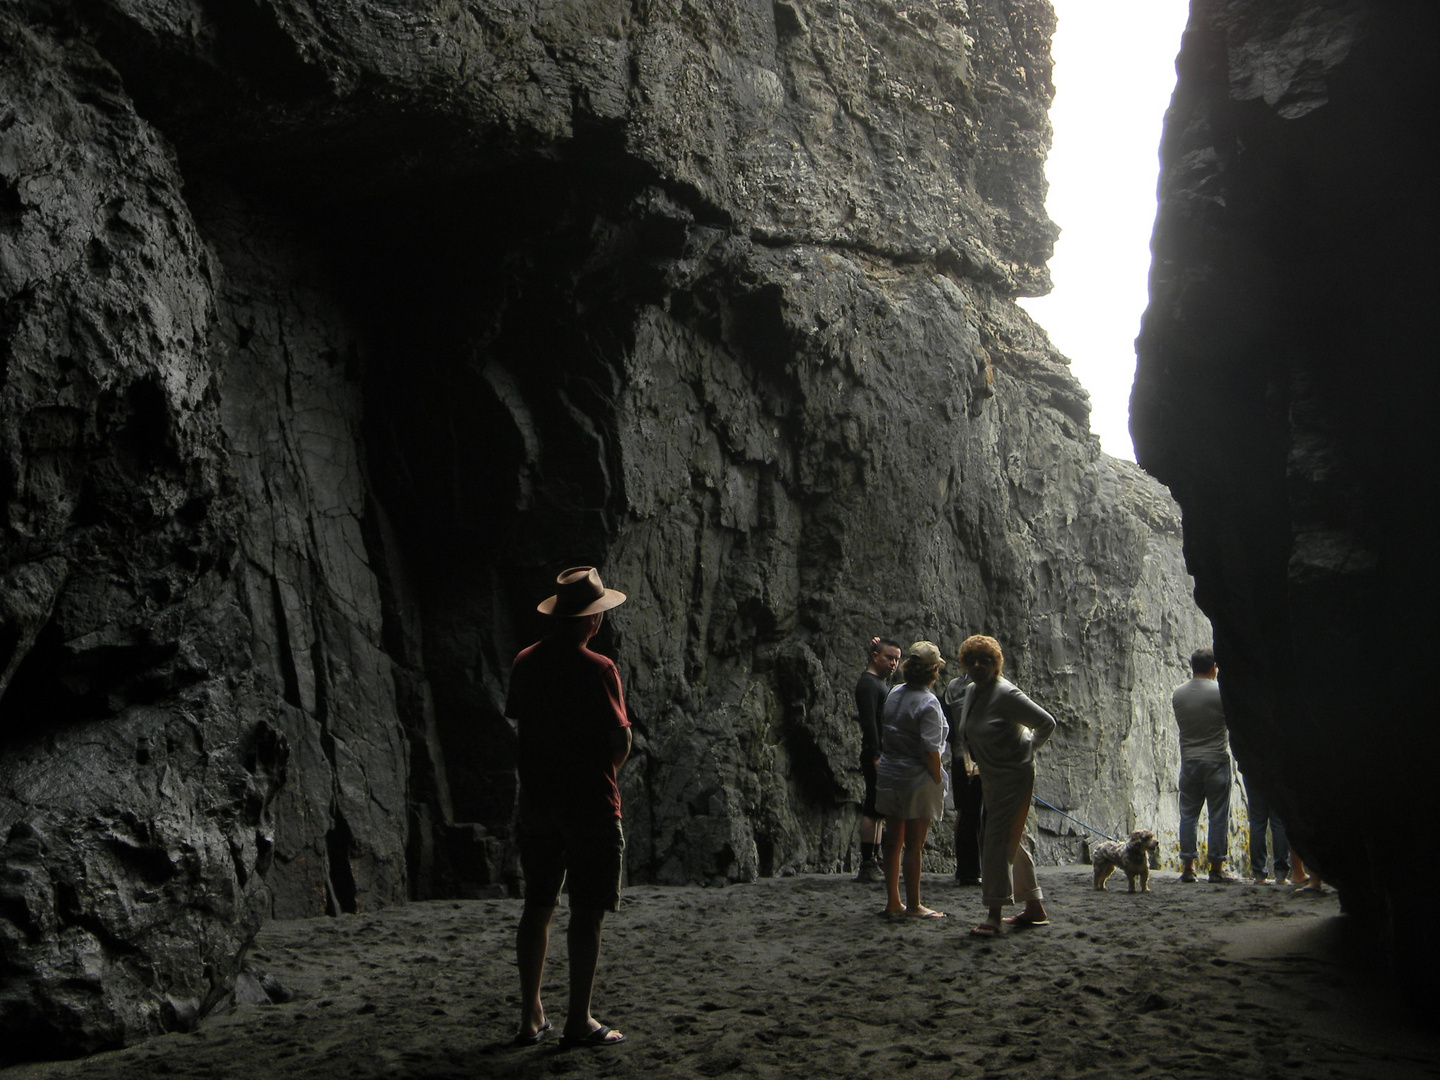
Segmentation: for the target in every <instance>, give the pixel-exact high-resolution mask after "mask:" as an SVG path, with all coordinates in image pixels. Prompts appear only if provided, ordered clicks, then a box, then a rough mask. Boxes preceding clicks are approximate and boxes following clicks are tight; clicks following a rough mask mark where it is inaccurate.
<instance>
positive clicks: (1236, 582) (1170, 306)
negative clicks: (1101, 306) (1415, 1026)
mask: <svg viewBox="0 0 1440 1080" xmlns="http://www.w3.org/2000/svg"><path fill="white" fill-rule="evenodd" d="M1437 29H1440V26H1437V14H1436V9H1435V7H1434V5H1432V4H1422V3H1403V2H1401V3H1393V4H1392V3H1384V4H1381V3H1361V2H1355V3H1338V2H1311V3H1296V2H1290V3H1281V4H1269V3H1265V4H1260V3H1244V2H1238V0H1237V2H1232V3H1214V2H1203V3H1196V4H1195V5H1194V6H1193V8H1192V13H1191V21H1190V28H1189V30H1188V32H1187V34H1186V38H1185V46H1184V49H1183V51H1182V53H1181V57H1180V62H1179V71H1180V83H1179V87H1178V88H1177V91H1176V95H1175V99H1174V101H1173V102H1172V105H1171V109H1170V112H1169V113H1168V114H1167V116H1166V122H1165V139H1164V145H1163V147H1162V163H1163V172H1162V177H1161V183H1160V194H1161V207H1160V216H1159V219H1158V221H1157V224H1156V230H1155V237H1154V243H1153V247H1154V251H1155V265H1154V269H1153V271H1152V277H1151V305H1150V308H1149V310H1148V312H1147V313H1146V316H1145V322H1144V328H1143V331H1142V334H1141V337H1140V340H1139V352H1140V370H1139V376H1138V378H1137V382H1136V386H1135V392H1134V397H1133V399H1132V421H1131V423H1132V429H1133V431H1134V434H1135V441H1136V447H1137V451H1138V453H1139V457H1140V461H1141V463H1142V464H1143V465H1145V467H1146V468H1147V469H1149V470H1150V471H1151V472H1153V473H1155V474H1156V475H1157V476H1158V477H1160V478H1161V479H1162V480H1163V481H1165V482H1166V483H1167V484H1169V485H1170V487H1171V489H1172V490H1173V491H1174V493H1175V496H1176V498H1177V500H1178V501H1179V502H1180V504H1181V506H1182V507H1183V509H1184V519H1185V551H1186V556H1187V561H1188V565H1189V566H1190V568H1191V570H1192V572H1193V573H1194V575H1195V580H1196V598H1197V600H1198V601H1199V602H1200V604H1201V606H1202V607H1203V608H1204V609H1205V610H1206V612H1207V614H1209V615H1210V617H1211V619H1212V621H1213V622H1214V626H1215V639H1216V648H1217V652H1218V656H1219V661H1220V665H1221V673H1222V674H1221V679H1222V686H1223V689H1224V693H1225V701H1226V710H1227V714H1228V716H1229V719H1230V724H1231V731H1232V736H1231V742H1232V745H1233V747H1234V749H1235V753H1236V757H1237V759H1238V761H1239V764H1240V766H1241V768H1242V769H1244V770H1245V771H1246V773H1247V775H1249V776H1251V777H1252V778H1254V779H1255V780H1257V781H1258V782H1260V783H1262V784H1264V785H1265V786H1266V787H1267V788H1269V789H1270V791H1271V793H1272V798H1273V799H1274V801H1275V803H1276V804H1277V806H1278V808H1279V810H1280V813H1281V814H1282V816H1283V817H1284V819H1285V821H1286V825H1287V829H1288V830H1289V831H1290V833H1291V835H1292V837H1293V839H1294V841H1295V843H1296V844H1297V846H1298V847H1299V849H1300V851H1301V852H1302V853H1303V854H1304V856H1305V858H1306V861H1307V864H1309V863H1311V862H1313V864H1314V865H1315V866H1316V867H1317V868H1318V869H1320V870H1321V871H1322V872H1323V873H1324V875H1325V878H1326V879H1327V880H1329V881H1333V882H1334V883H1335V884H1337V885H1338V886H1339V887H1340V890H1341V896H1342V899H1343V901H1344V903H1345V906H1346V908H1347V910H1349V911H1351V912H1352V913H1354V914H1355V915H1357V916H1358V917H1360V918H1361V919H1362V920H1363V922H1364V923H1365V925H1366V926H1368V927H1369V928H1370V930H1371V931H1372V932H1373V933H1374V934H1375V936H1376V937H1377V938H1378V940H1379V941H1380V943H1381V945H1382V946H1383V948H1384V950H1385V952H1386V954H1387V955H1389V956H1390V958H1391V960H1392V962H1393V963H1395V964H1396V965H1397V966H1398V967H1400V968H1401V969H1402V970H1403V971H1404V972H1405V973H1406V974H1407V977H1414V980H1415V981H1414V985H1415V987H1416V988H1422V987H1424V986H1425V985H1427V984H1428V980H1429V972H1430V971H1431V970H1432V969H1433V959H1434V957H1435V953H1436V935H1435V933H1434V931H1433V930H1431V929H1429V928H1427V927H1425V926H1420V927H1416V926H1412V925H1411V924H1410V922H1409V920H1402V914H1401V913H1402V912H1403V911H1404V909H1405V907H1406V906H1407V905H1408V903H1409V901H1408V899H1407V898H1409V897H1412V896H1414V895H1423V894H1425V893H1426V892H1428V891H1429V889H1428V886H1430V885H1432V884H1433V883H1434V880H1435V875H1436V872H1435V870H1434V867H1433V865H1431V863H1430V861H1429V860H1421V861H1420V864H1419V865H1416V866H1414V867H1413V873H1412V872H1411V869H1410V868H1409V867H1408V864H1409V860H1406V863H1407V870H1406V872H1404V873H1401V874H1397V873H1396V872H1395V864H1394V861H1393V857H1391V856H1390V855H1388V854H1386V853H1384V852H1383V851H1382V850H1381V848H1382V847H1383V846H1384V842H1383V841H1381V840H1380V838H1381V837H1382V836H1386V835H1391V834H1393V829H1394V827H1395V825H1396V824H1397V823H1399V822H1402V821H1406V820H1409V819H1410V818H1412V817H1413V816H1415V815H1416V814H1424V813H1427V812H1428V807H1429V806H1430V804H1431V802H1432V800H1433V796H1434V794H1435V791H1436V785H1435V781H1434V777H1433V763H1434V761H1435V758H1436V751H1437V750H1440V745H1437V742H1440V736H1437V733H1436V729H1435V727H1434V725H1433V724H1430V723H1429V722H1428V719H1427V718H1426V713H1427V712H1428V710H1427V709H1426V707H1425V706H1423V705H1421V704H1419V702H1421V701H1423V700H1424V698H1423V696H1422V688H1421V686H1420V680H1421V678H1422V677H1423V675H1424V673H1425V672H1427V671H1428V670H1429V661H1430V658H1431V657H1432V656H1433V655H1434V652H1435V645H1436V632H1435V628H1434V612H1435V601H1436V598H1437V589H1436V581H1437V572H1436V565H1435V560H1434V558H1433V552H1432V548H1433V542H1432V536H1433V529H1432V521H1433V517H1434V513H1433V510H1434V507H1435V505H1436V490H1435V476H1436V470H1435V466H1436V463H1437V462H1436V458H1437V453H1436V444H1435V439H1434V424H1433V422H1432V420H1431V419H1430V417H1429V412H1430V404H1431V403H1432V402H1433V401H1434V400H1435V396H1436V391H1437V375H1436V367H1435V364H1434V363H1433V359H1432V354H1433V351H1434V350H1433V348H1431V346H1430V344H1429V341H1430V336H1431V335H1430V332H1429V326H1428V324H1429V322H1430V313H1431V309H1432V308H1433V299H1432V298H1433V296H1434V292H1435V285H1436V277H1437V274H1436V269H1435V259H1434V252H1435V247H1436V240H1437V236H1436V185H1435V179H1434V171H1433V169H1432V168H1431V167H1430V166H1429V164H1428V162H1427V161H1424V160H1422V158H1423V156H1424V155H1423V154H1421V153H1419V152H1418V147H1419V146H1420V145H1422V144H1423V143H1424V142H1425V141H1426V138H1427V136H1426V134H1425V133H1428V132H1429V131H1430V130H1431V129H1432V128H1433V123H1434V117H1435V105H1436V91H1435V89H1434V86H1433V83H1432V80H1430V79H1428V77H1426V76H1425V75H1424V74H1423V73H1422V71H1421V70H1420V68H1419V67H1417V65H1416V64H1415V62H1414V59H1413V57H1414V55H1415V50H1416V49H1417V48H1419V47H1423V46H1425V45H1428V44H1430V43H1433V42H1434V41H1435V40H1437ZM1402 921H1403V923H1404V925H1403V929H1402V925H1401V924H1402ZM1422 972H1423V978H1422V977H1421V973H1422ZM1425 993H1428V994H1433V991H1429V990H1427V991H1425Z"/></svg>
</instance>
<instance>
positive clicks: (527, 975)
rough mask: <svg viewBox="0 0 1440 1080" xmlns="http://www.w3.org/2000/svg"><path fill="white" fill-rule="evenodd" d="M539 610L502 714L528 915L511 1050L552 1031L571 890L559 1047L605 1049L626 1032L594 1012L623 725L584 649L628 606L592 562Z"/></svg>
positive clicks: (616, 700) (626, 732)
mask: <svg viewBox="0 0 1440 1080" xmlns="http://www.w3.org/2000/svg"><path fill="white" fill-rule="evenodd" d="M556 582H557V585H558V588H557V591H556V593H555V595H554V596H551V597H549V598H548V599H546V600H544V601H542V602H541V603H540V605H539V607H538V610H539V611H541V612H542V613H544V614H546V615H549V616H551V618H552V621H553V625H552V627H551V630H550V633H549V634H548V635H547V636H546V637H545V638H544V639H543V640H541V641H538V642H536V643H535V644H534V645H531V646H530V647H529V648H528V649H526V650H524V651H523V652H522V653H520V655H519V656H517V657H516V658H515V664H514V667H513V668H512V669H511V672H510V694H509V697H508V698H507V700H506V702H505V715H506V716H509V717H512V718H513V719H514V720H515V723H516V735H517V740H518V744H519V746H518V750H519V771H520V826H519V837H520V865H521V867H522V868H523V870H524V872H525V908H524V912H523V913H522V914H521V916H520V927H519V930H518V931H517V932H516V935H515V954H516V960H517V963H518V966H519V968H520V1027H519V1029H518V1030H517V1031H516V1033H515V1039H514V1041H515V1043H516V1045H520V1046H528V1045H532V1044H534V1043H538V1042H540V1041H541V1040H542V1039H544V1038H545V1036H546V1035H547V1034H548V1033H549V1032H550V1031H551V1030H553V1025H552V1024H551V1023H550V1021H549V1020H547V1019H546V1018H545V1008H544V1006H543V1005H542V1004H541V1002H540V983H541V979H542V978H543V976H544V973H545V956H546V953H547V952H548V951H549V947H550V920H551V918H552V917H553V916H554V914H555V905H556V903H557V901H558V900H559V897H560V887H561V885H562V884H563V883H565V882H567V880H568V883H569V893H570V926H569V930H568V932H567V934H566V943H567V946H568V949H569V956H570V1005H569V1010H568V1011H567V1012H566V1014H565V1027H564V1030H563V1032H562V1034H561V1037H560V1045H561V1046H611V1045H614V1044H615V1043H619V1042H623V1041H624V1039H625V1036H624V1035H622V1034H621V1033H620V1032H618V1031H615V1030H613V1029H612V1028H609V1027H606V1026H605V1025H604V1024H601V1023H599V1022H598V1021H597V1020H596V1019H595V1018H594V1017H593V1016H591V1015H590V1001H591V996H592V994H593V992H594V988H595V971H596V968H597V966H598V965H599V961H600V937H601V926H602V924H603V923H604V921H605V913H606V912H607V911H614V910H615V909H616V908H617V907H619V905H620V871H621V865H622V861H623V856H624V853H625V835H624V833H623V832H622V831H621V828H620V788H619V785H618V783H617V782H616V774H617V772H618V771H619V768H620V766H621V765H622V764H624V762H625V759H626V758H627V757H629V756H630V720H629V718H628V717H627V716H626V713H625V698H624V696H623V694H622V692H621V689H620V673H619V672H618V671H617V670H616V668H615V664H614V661H612V660H610V659H609V658H608V657H604V656H601V655H600V654H599V653H595V652H591V651H590V650H589V649H588V648H586V645H587V644H588V643H589V642H590V639H591V638H593V637H594V636H595V634H596V632H597V631H598V630H599V629H600V623H601V621H602V620H603V619H604V617H605V616H604V612H605V611H607V610H609V609H610V608H613V607H615V606H616V605H618V604H622V603H624V602H625V594H624V593H621V592H616V591H615V590H614V589H607V588H605V586H604V585H603V584H602V583H601V581H600V575H599V573H598V572H597V571H596V570H595V568H594V567H593V566H577V567H573V568H571V569H569V570H566V571H565V572H564V573H562V574H560V576H559V577H558V578H556Z"/></svg>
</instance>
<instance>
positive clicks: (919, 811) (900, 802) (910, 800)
mask: <svg viewBox="0 0 1440 1080" xmlns="http://www.w3.org/2000/svg"><path fill="white" fill-rule="evenodd" d="M875 809H876V811H878V812H879V814H880V815H881V816H882V817H896V818H904V819H905V820H906V821H915V820H918V819H920V818H930V819H931V820H933V821H939V820H940V819H941V818H943V817H944V816H945V785H944V783H943V782H942V783H939V784H937V783H936V782H935V781H934V780H931V779H930V778H929V777H928V776H927V777H925V778H924V779H923V780H921V781H920V786H919V787H917V788H915V789H914V790H913V791H885V790H883V789H882V790H880V791H877V792H875Z"/></svg>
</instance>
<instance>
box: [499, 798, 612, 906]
mask: <svg viewBox="0 0 1440 1080" xmlns="http://www.w3.org/2000/svg"><path fill="white" fill-rule="evenodd" d="M624 862H625V833H624V831H623V830H622V829H621V828H620V819H619V818H609V819H606V820H602V821H599V822H586V823H584V824H583V825H576V824H575V823H573V822H566V821H564V820H562V819H561V818H559V817H558V816H557V815H554V814H546V813H544V812H543V811H542V812H540V813H534V812H530V813H527V814H525V815H524V816H523V817H522V819H521V822H520V869H521V870H522V871H523V873H524V874H525V903H526V904H527V905H529V906H530V907H554V906H555V904H556V902H557V901H558V900H559V899H560V888H561V886H562V885H564V886H566V887H567V889H566V891H568V892H569V894H570V906H571V907H578V908H589V909H590V910H599V911H614V910H615V909H617V908H618V907H619V906H620V872H621V868H622V867H623V865H624Z"/></svg>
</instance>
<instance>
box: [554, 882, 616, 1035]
mask: <svg viewBox="0 0 1440 1080" xmlns="http://www.w3.org/2000/svg"><path fill="white" fill-rule="evenodd" d="M604 923H605V911H604V909H602V908H581V907H575V906H574V905H573V904H572V905H571V907H570V927H569V929H568V930H567V931H566V935H565V939H566V943H567V945H568V946H569V949H570V1007H569V1011H568V1012H566V1014H565V1030H564V1035H565V1037H566V1038H567V1039H583V1038H584V1037H585V1036H586V1035H588V1034H590V1032H592V1031H594V1030H596V1029H597V1028H599V1027H600V1023H599V1021H597V1020H596V1019H595V1018H594V1017H593V1016H591V1015H590V1000H591V998H592V996H593V995H594V993H595V971H596V969H597V968H599V966H600V938H601V929H602V927H603V926H604ZM614 1036H615V1037H614V1038H607V1040H606V1041H607V1042H619V1041H620V1040H621V1039H622V1038H624V1036H623V1035H621V1034H620V1032H618V1031H617V1032H614Z"/></svg>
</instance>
